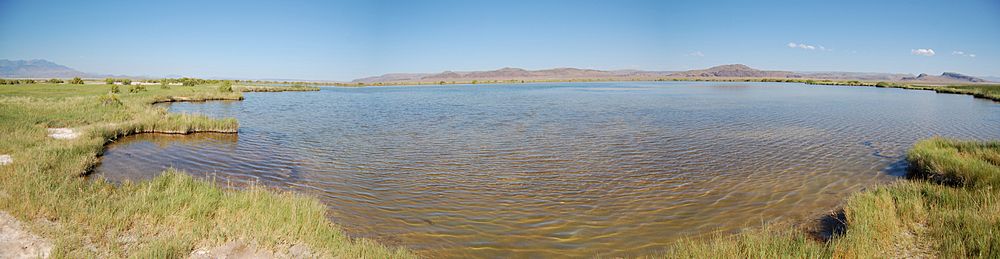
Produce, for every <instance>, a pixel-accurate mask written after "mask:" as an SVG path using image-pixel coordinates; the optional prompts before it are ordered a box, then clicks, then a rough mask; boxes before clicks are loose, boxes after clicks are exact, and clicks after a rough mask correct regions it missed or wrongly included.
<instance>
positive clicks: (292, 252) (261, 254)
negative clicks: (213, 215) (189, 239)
mask: <svg viewBox="0 0 1000 259" xmlns="http://www.w3.org/2000/svg"><path fill="white" fill-rule="evenodd" d="M315 257H317V255H316V254H314V253H313V252H312V251H311V250H310V249H309V248H308V247H306V246H305V245H294V246H292V247H289V248H288V249H287V251H278V252H275V251H270V250H267V249H260V248H257V247H255V246H252V245H247V244H246V243H243V242H239V241H231V242H227V243H225V244H222V245H220V246H217V247H212V248H199V249H195V250H194V251H192V252H191V254H190V255H189V257H188V258H191V259H209V258H315Z"/></svg>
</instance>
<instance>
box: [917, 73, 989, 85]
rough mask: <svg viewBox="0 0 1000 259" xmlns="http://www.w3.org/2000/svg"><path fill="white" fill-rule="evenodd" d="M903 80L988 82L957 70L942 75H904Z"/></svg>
mask: <svg viewBox="0 0 1000 259" xmlns="http://www.w3.org/2000/svg"><path fill="white" fill-rule="evenodd" d="M901 81H907V82H928V83H981V82H986V80H983V79H982V78H978V77H973V76H968V75H963V74H959V73H955V72H944V73H941V75H940V76H932V75H928V74H920V75H918V76H917V77H904V78H903V79H902V80H901Z"/></svg>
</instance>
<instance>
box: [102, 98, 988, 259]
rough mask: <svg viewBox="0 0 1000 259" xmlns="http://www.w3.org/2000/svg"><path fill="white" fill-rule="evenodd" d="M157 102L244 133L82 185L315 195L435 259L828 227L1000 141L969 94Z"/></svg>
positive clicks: (360, 231)
mask: <svg viewBox="0 0 1000 259" xmlns="http://www.w3.org/2000/svg"><path fill="white" fill-rule="evenodd" d="M246 97H247V98H246V100H245V101H242V102H207V103H175V104H169V108H170V110H171V111H173V112H189V113H204V114H208V115H210V116H214V117H235V118H237V119H239V121H240V133H239V134H238V135H226V134H195V135H189V136H175V135H155V134H145V135H136V136H131V137H127V138H124V139H122V140H120V141H117V142H115V143H114V144H112V145H110V146H109V147H108V150H107V152H106V153H105V154H104V157H103V161H102V163H101V164H100V166H99V167H98V168H97V170H96V171H97V174H96V177H105V178H107V179H109V180H112V181H122V180H126V179H130V180H140V179H148V178H151V177H154V176H156V175H157V174H159V173H160V172H161V171H162V170H164V169H165V168H167V167H175V168H179V169H183V170H186V171H187V172H189V173H191V174H193V175H197V176H202V177H208V178H212V179H216V181H219V182H228V183H231V184H236V185H239V184H245V183H248V182H255V181H256V182H261V183H264V184H267V185H270V186H275V187H279V188H285V189H290V190H295V191H299V192H304V193H308V194H310V195H314V196H316V197H319V198H320V199H321V200H322V201H323V202H324V203H326V204H328V205H329V206H330V209H331V214H330V215H331V218H332V220H333V221H335V222H336V223H337V224H339V225H342V226H343V227H344V228H345V230H346V231H347V232H348V233H350V234H351V235H353V236H360V237H370V238H375V239H378V240H380V241H382V242H386V243H389V244H394V245H402V246H406V247H408V248H411V249H414V250H417V251H419V252H420V253H423V254H425V255H429V256H433V257H589V256H595V255H601V256H632V255H645V254H655V253H657V252H658V251H662V250H663V249H664V248H665V247H666V246H667V245H669V244H670V243H671V242H674V241H676V240H678V239H679V238H683V237H698V236H702V235H706V234H709V233H713V232H716V231H722V232H731V231H736V230H738V229H740V228H742V227H746V226H751V227H752V226H758V225H760V224H761V223H763V222H773V221H782V220H788V221H791V220H802V219H807V218H812V217H816V216H817V215H822V214H824V213H826V212H829V211H831V210H833V209H835V208H836V207H837V206H838V205H839V204H840V203H841V202H842V201H843V200H844V198H846V197H847V196H848V195H849V194H850V193H852V192H855V191H858V190H860V189H863V188H865V187H870V186H873V185H875V184H880V183H888V182H891V181H893V180H895V179H898V176H899V175H901V174H902V173H903V172H904V171H903V170H905V166H906V163H905V162H904V161H903V158H904V155H905V152H906V150H907V149H908V148H909V147H910V146H911V145H912V144H913V143H914V142H915V141H917V140H919V139H921V138H926V137H931V136H935V135H940V136H947V137H958V138H968V139H997V138H1000V105H998V104H997V103H994V102H991V101H988V100H980V99H974V98H972V97H970V96H965V95H948V94H936V93H933V92H930V91H914V90H903V89H884V88H869V87H837V86H814V85H804V84H785V83H704V82H701V83H695V82H663V83H653V82H622V83H616V82H610V83H556V84H518V85H466V86H462V85H455V86H433V87H373V88H324V89H323V90H322V91H319V92H291V93H248V94H246Z"/></svg>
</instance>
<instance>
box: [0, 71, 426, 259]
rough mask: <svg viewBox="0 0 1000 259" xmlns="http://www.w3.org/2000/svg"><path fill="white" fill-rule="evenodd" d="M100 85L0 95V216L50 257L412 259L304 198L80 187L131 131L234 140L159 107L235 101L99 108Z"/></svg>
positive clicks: (209, 95) (210, 93)
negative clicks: (299, 248) (58, 132)
mask: <svg viewBox="0 0 1000 259" xmlns="http://www.w3.org/2000/svg"><path fill="white" fill-rule="evenodd" d="M110 89H111V88H110V86H107V85H50V84H32V85H5V86H0V122H2V123H0V154H10V155H11V156H12V157H13V158H14V163H12V164H9V165H6V166H0V210H2V211H5V212H8V213H10V214H12V215H14V216H15V217H17V218H19V219H21V220H22V221H24V222H25V223H26V224H27V225H28V226H29V228H30V229H31V230H32V231H34V232H36V233H39V234H40V235H42V236H44V237H47V238H49V239H52V240H53V241H54V244H55V247H54V252H53V255H54V257H56V258H94V257H98V258H105V257H109V258H125V257H132V258H149V257H156V258H162V257H167V258H177V257H186V256H187V255H188V254H189V253H190V252H191V251H192V250H193V249H196V248H201V247H212V246H215V245H219V244H222V243H225V242H229V241H238V242H243V243H246V244H248V245H251V246H256V247H260V248H263V249H269V250H272V251H276V252H281V251H284V250H287V249H288V248H289V247H291V246H293V245H305V246H307V247H309V248H310V249H311V250H312V251H313V252H314V253H316V254H317V255H318V256H320V257H345V258H358V257H365V258H407V257H414V255H413V254H412V253H411V252H409V251H407V250H403V249H399V248H390V247H386V246H383V245H380V244H377V243H375V242H373V241H370V240H365V239H351V238H348V237H347V236H345V235H344V233H343V231H341V230H340V229H339V228H338V227H337V226H336V225H335V224H333V223H331V222H330V221H329V220H328V218H327V217H326V213H327V207H326V206H324V205H322V204H321V203H319V202H318V201H317V200H316V199H314V198H311V197H306V196H303V195H300V194H294V193H290V192H278V191H275V190H269V189H267V188H264V187H260V186H250V187H248V188H245V189H243V190H233V189H224V188H220V187H219V186H218V185H217V184H213V183H210V182H206V181H204V180H198V179H195V178H192V177H190V176H188V175H187V174H184V173H180V172H176V171H172V170H170V171H168V172H165V173H164V174H163V175H161V176H159V177H156V178H155V179H153V180H150V181H145V182H139V183H124V184H121V185H120V186H115V185H112V184H109V183H104V182H99V181H88V180H86V179H84V178H82V177H80V175H81V174H84V173H86V172H88V170H89V169H90V168H92V167H93V166H94V165H95V164H96V162H97V161H98V160H97V156H98V155H99V154H100V153H101V152H102V151H103V149H104V145H105V144H107V143H108V142H110V141H112V140H114V139H116V138H118V137H121V136H125V135H128V134H134V133H139V132H169V133H190V132H202V131H216V132H235V131H236V130H237V129H238V123H237V121H236V120H235V119H212V118H208V117H206V116H202V115H193V114H174V113H168V112H167V111H166V110H165V109H163V108H155V107H153V106H152V105H151V104H152V103H156V102H166V101H178V100H184V101H202V100H240V99H242V98H243V96H242V94H240V93H238V92H237V93H224V92H219V90H218V89H219V88H218V86H215V85H208V86H193V87H192V86H174V87H170V88H169V89H164V88H160V87H147V89H146V90H144V91H139V92H136V93H128V92H127V91H122V93H120V94H117V95H116V97H117V99H118V100H120V104H117V103H116V104H106V103H104V102H102V98H103V97H107V96H108V91H110ZM49 127H69V128H73V129H76V130H78V131H80V132H82V133H83V135H82V136H81V137H79V138H77V139H72V140H56V139H52V138H49V137H47V136H46V128H49Z"/></svg>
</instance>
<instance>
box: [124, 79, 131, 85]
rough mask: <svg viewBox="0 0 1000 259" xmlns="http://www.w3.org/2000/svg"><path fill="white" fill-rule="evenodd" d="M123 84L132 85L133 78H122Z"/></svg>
mask: <svg viewBox="0 0 1000 259" xmlns="http://www.w3.org/2000/svg"><path fill="white" fill-rule="evenodd" d="M122 84H123V85H130V84H132V79H128V78H126V79H122Z"/></svg>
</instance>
